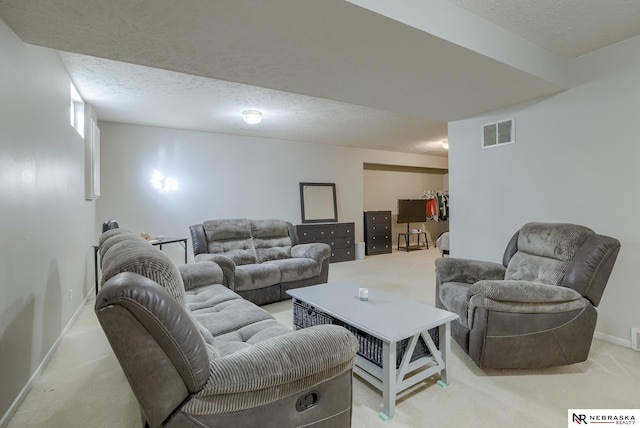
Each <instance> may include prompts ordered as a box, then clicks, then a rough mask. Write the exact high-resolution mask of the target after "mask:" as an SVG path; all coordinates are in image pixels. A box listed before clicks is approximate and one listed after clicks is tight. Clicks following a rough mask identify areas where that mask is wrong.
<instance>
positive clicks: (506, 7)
mask: <svg viewBox="0 0 640 428" xmlns="http://www.w3.org/2000/svg"><path fill="white" fill-rule="evenodd" d="M448 1H450V2H451V3H454V4H456V5H458V6H460V7H462V8H464V9H466V10H468V11H470V12H472V13H474V14H476V15H478V16H480V17H482V18H485V19H487V20H489V21H491V22H493V23H494V24H497V25H499V26H501V27H503V28H505V29H507V30H509V31H511V32H513V33H515V34H517V35H519V36H521V37H523V38H525V39H528V40H530V41H532V42H534V43H536V44H538V45H540V46H542V47H543V48H545V49H548V50H550V51H552V52H555V53H557V54H559V55H562V56H564V57H566V58H575V57H578V56H581V55H584V54H587V53H589V52H593V51H594V50H597V49H600V48H603V47H606V46H609V45H612V44H614V43H617V42H619V41H622V40H626V39H629V38H631V37H634V36H637V35H638V34H640V1H638V0H562V1H558V0H484V1H477V0H448Z"/></svg>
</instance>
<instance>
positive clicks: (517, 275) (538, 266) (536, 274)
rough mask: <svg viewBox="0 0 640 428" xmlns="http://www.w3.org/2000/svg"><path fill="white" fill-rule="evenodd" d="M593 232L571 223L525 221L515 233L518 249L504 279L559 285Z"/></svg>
mask: <svg viewBox="0 0 640 428" xmlns="http://www.w3.org/2000/svg"><path fill="white" fill-rule="evenodd" d="M594 233H595V232H594V231H593V230H591V229H589V228H587V227H584V226H578V225H573V224H564V223H528V224H525V225H524V226H523V227H522V229H520V232H519V234H518V238H517V252H516V253H515V254H514V255H513V257H511V260H510V261H509V265H508V266H507V270H506V273H505V279H507V280H509V279H511V280H524V281H535V282H541V283H543V284H549V285H560V283H561V282H562V278H563V277H564V274H565V272H566V270H567V267H568V266H569V263H570V262H571V260H572V259H573V258H574V256H575V254H576V252H577V251H578V249H579V248H580V246H581V245H582V244H583V243H584V242H585V240H586V239H587V238H588V237H590V236H592V235H593V234H594Z"/></svg>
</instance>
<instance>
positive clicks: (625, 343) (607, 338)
mask: <svg viewBox="0 0 640 428" xmlns="http://www.w3.org/2000/svg"><path fill="white" fill-rule="evenodd" d="M593 337H595V338H596V339H600V340H604V341H605V342H609V343H613V344H614V345H620V346H624V347H625V348H631V340H624V339H620V338H619V337H615V336H609V335H608V334H604V333H600V332H598V331H596V332H595V333H594V334H593Z"/></svg>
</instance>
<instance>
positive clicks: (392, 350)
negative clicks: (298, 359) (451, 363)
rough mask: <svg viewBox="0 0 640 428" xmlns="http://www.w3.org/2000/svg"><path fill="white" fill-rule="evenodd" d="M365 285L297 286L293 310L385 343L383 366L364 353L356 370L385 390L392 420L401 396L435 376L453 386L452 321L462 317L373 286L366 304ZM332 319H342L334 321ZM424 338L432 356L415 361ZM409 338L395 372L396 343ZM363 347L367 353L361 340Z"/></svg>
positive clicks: (386, 408)
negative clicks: (435, 335)
mask: <svg viewBox="0 0 640 428" xmlns="http://www.w3.org/2000/svg"><path fill="white" fill-rule="evenodd" d="M361 287H363V285H360V284H355V283H352V282H332V283H328V284H320V285H314V286H310V287H303V288H296V289H294V290H289V291H287V294H289V295H290V296H291V297H293V299H294V308H295V305H296V304H298V308H300V302H302V303H303V304H305V306H311V307H313V308H315V310H316V311H318V313H319V314H318V315H319V316H317V317H316V314H313V316H314V317H315V318H314V320H317V321H314V322H315V323H317V324H321V323H339V322H343V323H345V324H348V325H349V326H352V327H354V328H356V329H358V330H360V331H362V332H364V333H366V334H368V335H371V336H373V337H374V338H377V339H380V340H381V341H382V352H381V353H382V367H380V366H378V365H377V364H374V363H373V362H371V361H370V360H369V359H367V358H364V357H363V356H362V355H361V353H360V352H359V355H357V356H356V361H355V365H354V368H353V371H354V373H356V374H357V375H358V376H360V377H361V378H362V379H364V380H365V381H367V382H369V383H370V384H371V385H373V386H374V387H376V388H377V389H379V390H380V391H382V400H383V410H382V412H380V414H379V416H380V418H381V419H383V420H388V419H391V418H392V417H393V415H394V413H395V403H396V396H397V394H398V393H400V392H402V391H404V390H405V389H407V388H409V387H411V386H413V385H415V384H417V383H419V382H421V381H423V380H425V379H427V378H429V377H431V376H433V375H434V374H436V373H440V380H439V381H438V382H437V383H438V384H439V385H440V386H446V385H448V373H447V369H448V365H447V356H448V354H449V347H450V343H451V325H450V323H451V321H453V320H455V319H457V318H458V316H457V315H456V314H454V313H452V312H448V311H445V310H442V309H438V308H435V307H432V306H428V305H425V304H422V303H419V302H415V301H412V300H409V299H405V298H403V297H400V296H396V295H393V294H391V293H385V292H383V291H379V290H376V289H372V288H369V299H368V300H366V301H362V300H360V299H359V298H358V289H359V288H361ZM325 314H326V315H327V316H325ZM332 319H335V320H338V321H337V322H334V321H332ZM305 326H307V325H305ZM300 327H301V326H300V325H298V326H296V328H300ZM436 327H437V328H438V330H439V345H438V346H436V344H435V343H434V341H433V339H432V338H431V336H430V335H429V334H428V330H430V329H433V328H436ZM419 338H422V340H423V341H424V343H425V344H426V346H427V348H428V350H429V353H428V354H429V355H423V356H420V357H419V358H417V359H415V360H414V361H411V359H412V356H413V353H414V349H415V347H416V344H417V343H418V340H419ZM359 339H361V337H359ZM404 339H409V343H408V346H407V348H406V350H405V351H404V355H403V357H402V360H401V363H400V366H399V367H398V368H396V364H395V362H396V356H397V354H396V352H397V344H398V342H401V341H402V340H404ZM366 346H370V345H369V344H367V345H366ZM360 348H361V351H362V350H363V343H362V341H361V343H360Z"/></svg>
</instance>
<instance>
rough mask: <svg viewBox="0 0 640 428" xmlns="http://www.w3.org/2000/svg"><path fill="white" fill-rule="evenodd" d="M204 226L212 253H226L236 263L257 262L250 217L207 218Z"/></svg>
mask: <svg viewBox="0 0 640 428" xmlns="http://www.w3.org/2000/svg"><path fill="white" fill-rule="evenodd" d="M202 226H203V228H204V233H205V235H206V237H207V242H208V249H209V253H210V254H224V255H225V256H227V257H229V258H231V259H233V261H234V262H235V263H236V265H246V264H251V263H257V261H258V257H257V255H256V249H255V247H254V245H253V237H252V236H251V223H250V222H249V220H248V219H244V218H238V219H224V220H207V221H205V222H204V223H202Z"/></svg>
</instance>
